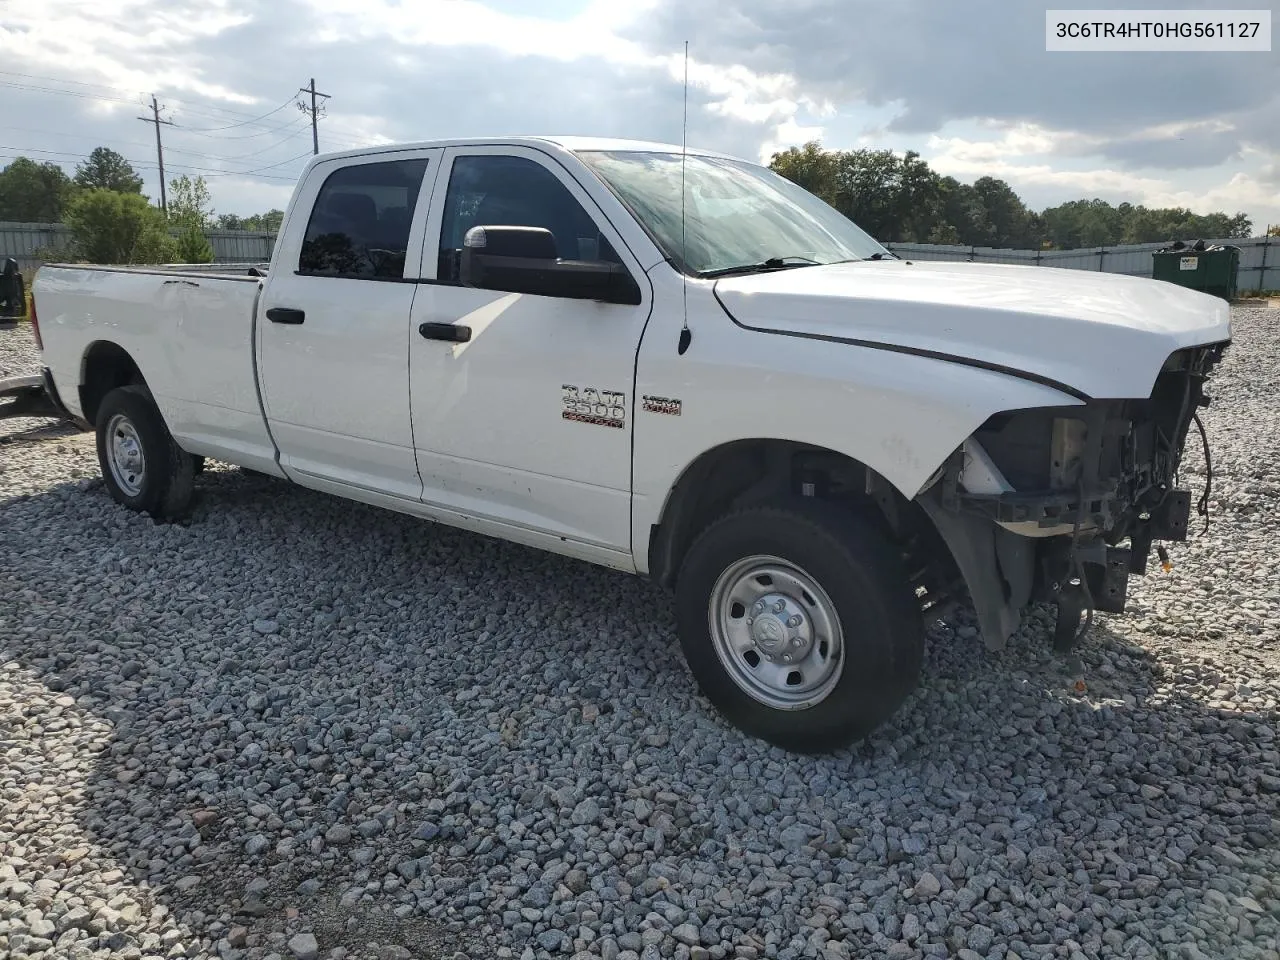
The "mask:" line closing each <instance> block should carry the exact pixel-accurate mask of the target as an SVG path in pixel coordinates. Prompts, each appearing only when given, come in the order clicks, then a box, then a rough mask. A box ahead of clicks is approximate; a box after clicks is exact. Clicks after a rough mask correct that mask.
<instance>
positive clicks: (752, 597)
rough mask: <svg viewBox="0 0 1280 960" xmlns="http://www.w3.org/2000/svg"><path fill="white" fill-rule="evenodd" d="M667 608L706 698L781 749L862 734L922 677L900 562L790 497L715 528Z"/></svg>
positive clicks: (875, 540) (916, 622) (692, 553)
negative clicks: (672, 609)
mask: <svg viewBox="0 0 1280 960" xmlns="http://www.w3.org/2000/svg"><path fill="white" fill-rule="evenodd" d="M676 610H677V619H678V623H679V631H680V642H681V645H682V647H683V648H684V653H685V658H686V659H687V660H688V662H689V666H690V669H691V670H692V671H693V674H694V677H695V678H696V679H697V681H698V684H699V686H700V687H701V688H702V690H703V692H704V693H705V694H706V695H707V697H708V699H710V700H711V702H712V703H713V704H714V705H715V706H716V707H717V708H718V709H719V710H720V711H721V713H723V714H724V716H725V717H726V718H727V719H728V720H730V721H731V722H732V723H734V724H735V725H737V726H738V727H740V728H742V729H743V730H745V731H746V732H748V733H750V734H753V735H755V736H758V737H760V738H762V739H764V740H767V741H769V742H770V743H774V744H776V745H778V746H780V747H784V748H786V749H788V750H794V751H797V752H802V753H819V752H824V751H828V750H833V749H837V748H839V747H842V746H845V745H847V744H849V743H850V742H852V741H854V740H857V739H860V738H862V737H864V736H866V735H867V734H868V733H870V732H871V731H872V730H874V729H875V728H876V727H877V726H879V725H880V724H881V723H883V722H884V721H885V720H887V719H888V718H889V716H891V715H892V714H893V713H894V711H896V710H897V709H898V707H899V706H900V705H901V704H902V702H903V701H904V700H905V699H906V698H907V696H908V695H909V694H910V693H911V691H912V690H913V689H914V688H915V685H916V683H917V681H918V678H919V673H920V665H921V661H922V659H923V654H924V629H923V622H922V618H921V616H920V610H919V605H918V604H917V603H916V602H915V598H914V596H913V594H912V591H911V588H910V585H909V581H908V579H907V576H906V574H905V572H904V571H903V569H902V566H901V561H900V559H899V555H898V551H897V549H896V548H895V546H894V544H893V543H892V542H891V541H890V540H889V539H888V537H887V536H886V535H885V534H884V533H883V532H882V531H881V529H880V527H879V526H878V525H877V524H875V523H873V522H871V521H870V520H868V519H866V518H864V517H861V516H859V515H857V514H856V513H852V512H850V511H848V510H846V509H843V508H841V507H839V506H838V505H835V504H830V503H824V502H822V501H817V500H811V499H796V500H793V501H786V502H781V503H778V504H773V505H768V506H759V507H750V508H746V509H743V510H740V511H738V512H735V513H732V514H729V515H727V516H725V517H723V518H721V519H720V520H717V521H716V522H715V523H713V524H712V525H711V526H710V527H708V528H707V529H706V531H704V532H703V534H702V535H701V536H700V537H699V538H698V539H697V540H696V541H695V543H694V544H693V546H692V547H691V548H690V550H689V553H688V555H687V556H686V557H685V560H684V563H683V564H682V566H681V571H680V576H679V579H678V581H677V584H676Z"/></svg>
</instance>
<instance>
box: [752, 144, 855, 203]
mask: <svg viewBox="0 0 1280 960" xmlns="http://www.w3.org/2000/svg"><path fill="white" fill-rule="evenodd" d="M838 157H839V154H837V153H831V152H828V151H826V150H823V149H822V145H821V144H820V143H818V141H816V140H811V141H809V142H808V143H806V144H805V145H804V146H803V147H791V148H790V149H788V150H786V151H784V152H782V153H775V154H774V155H773V159H771V160H770V161H769V166H770V168H771V169H772V170H773V171H774V172H775V173H778V174H780V175H781V176H784V177H786V178H787V179H788V180H790V181H791V182H792V183H798V184H799V185H800V186H802V187H804V188H805V189H806V190H808V191H809V192H810V193H812V194H813V195H814V196H815V197H821V198H822V199H823V200H825V201H827V203H829V204H831V205H832V206H834V205H835V202H836V174H837V169H836V168H837V158H838Z"/></svg>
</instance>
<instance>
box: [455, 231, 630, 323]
mask: <svg viewBox="0 0 1280 960" xmlns="http://www.w3.org/2000/svg"><path fill="white" fill-rule="evenodd" d="M458 279H459V280H460V281H461V282H462V285H463V286H464V287H475V288H477V289H481V290H504V291H506V292H508V293H531V294H537V295H539V296H544V297H568V298H572V299H575V300H600V301H602V302H604V303H626V304H633V305H634V304H639V303H640V299H641V297H640V287H639V286H637V285H636V282H635V280H634V279H633V278H632V276H631V274H630V273H629V272H628V270H627V268H626V267H624V266H623V265H622V264H620V263H610V262H608V261H605V260H561V259H560V258H559V257H558V256H557V255H556V241H555V237H553V236H552V234H551V231H550V230H546V229H544V228H542V227H507V226H477V227H472V228H471V229H470V230H468V231H467V233H466V236H464V237H463V239H462V255H461V261H460V263H459V265H458Z"/></svg>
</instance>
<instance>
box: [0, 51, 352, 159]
mask: <svg viewBox="0 0 1280 960" xmlns="http://www.w3.org/2000/svg"><path fill="white" fill-rule="evenodd" d="M0 76H11V77H20V78H23V79H36V80H45V81H49V82H54V83H69V84H75V85H77V86H83V87H87V88H92V89H98V90H112V91H117V92H126V91H125V90H124V88H122V87H112V86H108V85H106V84H90V83H84V82H82V81H79V80H71V79H68V78H61V77H44V76H39V75H36V74H29V73H18V72H15V71H8V70H0ZM0 86H5V87H12V88H15V89H20V90H30V91H35V92H38V93H52V94H60V95H63V96H69V97H76V98H78V99H82V100H97V101H100V102H103V103H126V104H132V103H134V102H135V101H133V100H125V99H123V98H120V97H112V96H106V95H103V94H96V93H83V92H80V91H77V90H59V89H56V88H51V87H44V86H38V85H34V84H27V83H18V82H16V81H12V80H3V79H0ZM300 92H302V93H306V94H308V95H309V94H310V92H311V88H310V87H305V88H303V89H302V90H301V91H300ZM316 97H317V99H320V98H323V99H329V95H328V94H323V93H320V92H319V91H317V92H316ZM178 102H179V104H180V105H181V106H180V109H181V110H182V112H183V113H184V114H190V115H192V116H196V117H203V118H205V119H209V120H214V121H220V120H224V119H226V118H225V117H219V116H216V115H214V114H210V113H208V112H206V111H209V110H215V111H217V112H218V113H223V114H227V115H229V116H231V117H237V118H242V120H243V122H242V123H240V122H238V123H232V124H224V125H223V126H221V127H208V128H204V127H184V126H182V125H181V124H178V123H176V122H175V123H174V124H173V129H174V131H175V132H179V131H181V132H183V133H190V134H192V135H194V136H200V137H213V136H215V134H216V135H217V139H226V140H249V139H255V138H258V137H265V136H268V135H269V134H271V133H279V132H284V131H287V130H290V129H291V125H289V124H265V123H263V122H262V120H263V119H265V118H267V117H271V116H274V115H275V114H276V113H279V112H280V110H282V109H284V108H285V107H286V106H287V105H288V104H287V103H286V104H282V105H281V106H280V107H277V108H275V109H273V110H270V111H268V112H267V113H265V114H260V115H258V116H256V117H255V116H251V115H249V114H246V113H242V112H240V111H237V110H232V109H230V108H228V107H223V106H220V105H215V104H212V103H207V102H204V101H199V100H195V101H189V100H187V99H186V98H183V99H181V100H179V101H178ZM192 104H195V105H196V106H199V107H201V108H203V109H195V107H194V106H193V105H192ZM299 107H300V108H301V109H302V112H303V113H304V114H308V115H310V113H311V110H310V108H309V107H308V106H307V105H306V104H299ZM320 116H324V109H323V105H321V104H317V110H316V117H317V118H318V117H320ZM253 125H256V126H260V127H262V128H263V129H262V130H259V131H257V132H254V133H250V134H243V135H235V136H230V135H227V134H225V133H224V132H223V131H225V130H230V129H238V128H240V127H242V126H253ZM330 130H331V131H332V132H334V133H337V134H339V135H340V136H341V137H344V138H345V139H346V140H347V141H348V142H347V143H346V144H345V145H346V146H365V145H367V144H368V143H369V142H370V137H369V135H368V134H366V133H364V132H363V131H357V130H355V129H353V128H351V127H347V126H343V125H337V126H333V125H331V126H330ZM317 140H318V135H316V134H315V133H314V131H313V137H312V150H313V151H316V150H318V143H317Z"/></svg>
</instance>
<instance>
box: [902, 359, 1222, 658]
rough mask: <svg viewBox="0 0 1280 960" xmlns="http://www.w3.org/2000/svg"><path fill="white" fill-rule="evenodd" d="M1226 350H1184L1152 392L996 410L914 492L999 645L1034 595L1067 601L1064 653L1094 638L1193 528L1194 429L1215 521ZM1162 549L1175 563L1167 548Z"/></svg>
mask: <svg viewBox="0 0 1280 960" xmlns="http://www.w3.org/2000/svg"><path fill="white" fill-rule="evenodd" d="M1226 347H1227V344H1225V343H1221V344H1215V345H1211V346H1205V347H1196V348H1191V349H1186V350H1179V351H1177V352H1175V353H1173V354H1172V355H1171V356H1170V357H1169V358H1168V360H1167V361H1166V362H1165V364H1164V366H1163V369H1162V370H1161V372H1160V374H1159V376H1158V377H1157V378H1156V381H1155V385H1154V387H1153V389H1152V391H1151V395H1150V396H1149V397H1148V398H1146V399H1143V400H1105V399H1103V400H1089V401H1088V402H1086V403H1085V404H1083V405H1075V406H1067V407H1052V408H1039V409H1031V410H1015V411H1008V412H1005V413H1000V414H997V415H996V416H993V417H991V418H990V419H989V420H987V421H986V423H984V424H983V425H982V426H981V427H980V428H979V429H978V430H977V431H976V432H975V433H974V434H973V436H972V437H971V438H970V439H969V440H967V441H966V442H965V444H964V446H963V447H962V448H961V450H959V451H958V452H957V453H956V455H955V456H953V457H952V458H951V459H950V460H949V461H948V463H947V464H946V465H945V466H944V467H943V469H942V470H941V471H940V473H939V474H938V475H937V476H936V477H935V478H934V480H933V481H932V482H931V484H930V485H929V486H928V487H927V489H926V490H925V492H923V493H922V494H920V495H919V496H918V497H917V502H918V503H919V504H920V505H921V506H922V507H923V508H924V510H925V511H926V512H927V513H928V514H929V516H930V517H931V518H932V519H933V521H934V525H935V526H936V527H937V530H938V533H939V534H940V535H941V538H942V540H943V541H944V542H945V543H946V545H947V547H948V548H949V552H950V554H951V557H950V558H949V559H953V560H954V562H955V567H956V568H958V570H953V571H952V574H953V575H954V574H956V573H958V574H959V579H962V580H963V581H964V583H965V584H966V585H967V586H968V591H969V594H970V596H971V598H972V600H973V604H974V607H975V609H976V611H977V614H978V620H979V624H980V627H981V629H982V633H983V636H984V639H985V641H986V643H987V645H988V646H989V647H992V648H999V647H1002V646H1003V645H1004V644H1005V642H1007V640H1008V639H1009V637H1010V636H1012V634H1013V633H1014V632H1015V631H1016V630H1017V628H1018V626H1019V624H1020V622H1021V615H1022V610H1023V608H1024V607H1026V605H1027V604H1028V603H1031V602H1034V601H1048V602H1052V603H1055V604H1056V605H1057V608H1058V625H1057V628H1056V631H1055V634H1054V645H1055V647H1056V648H1057V649H1058V650H1060V651H1065V650H1069V649H1070V648H1071V647H1072V646H1073V645H1074V644H1075V643H1076V642H1077V641H1078V640H1079V639H1080V638H1081V637H1082V636H1083V634H1084V633H1085V632H1086V631H1087V630H1088V627H1089V625H1090V623H1091V622H1092V617H1093V612H1094V611H1095V610H1101V611H1105V612H1110V613H1122V612H1123V611H1124V609H1125V603H1126V598H1127V594H1128V579H1129V576H1130V575H1131V574H1138V575H1141V574H1144V573H1145V572H1146V569H1147V562H1148V557H1149V555H1150V553H1151V551H1152V547H1153V545H1155V544H1157V542H1158V541H1175V542H1176V541H1181V540H1185V539H1186V537H1187V530H1188V525H1189V522H1190V518H1191V507H1192V502H1191V500H1192V498H1191V493H1190V492H1189V491H1188V490H1186V489H1183V488H1181V487H1180V484H1179V479H1180V478H1179V473H1178V468H1179V464H1180V463H1181V460H1182V456H1183V451H1184V447H1185V444H1186V441H1187V437H1188V434H1189V432H1190V429H1191V427H1192V426H1193V425H1195V426H1196V427H1197V428H1198V430H1199V434H1200V441H1201V442H1202V443H1203V448H1204V457H1205V465H1206V476H1205V486H1204V489H1203V493H1202V495H1201V497H1200V500H1199V505H1198V512H1199V514H1200V515H1201V516H1204V517H1205V518H1206V522H1207V515H1208V503H1209V493H1210V488H1211V484H1212V477H1213V473H1212V461H1211V459H1210V452H1209V445H1208V440H1207V437H1206V435H1205V433H1204V426H1203V424H1202V423H1201V421H1200V418H1199V415H1198V411H1199V409H1200V408H1201V407H1206V406H1208V404H1209V397H1208V396H1207V395H1206V394H1205V390H1204V388H1205V383H1206V381H1207V379H1208V377H1209V375H1210V373H1211V372H1212V370H1213V368H1214V366H1215V365H1216V364H1217V363H1218V362H1219V361H1220V360H1221V358H1222V355H1223V353H1224V352H1225V350H1226ZM1126 541H1127V544H1126ZM1156 550H1157V553H1158V555H1159V556H1160V558H1161V562H1162V564H1167V562H1168V561H1167V553H1166V551H1165V549H1164V547H1163V546H1156ZM945 579H946V574H945V572H943V571H941V570H939V571H936V580H937V581H938V582H941V581H943V580H945ZM1082 621H1083V626H1082Z"/></svg>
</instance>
